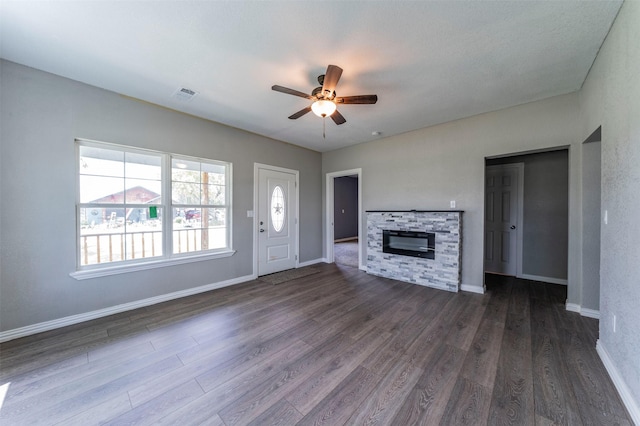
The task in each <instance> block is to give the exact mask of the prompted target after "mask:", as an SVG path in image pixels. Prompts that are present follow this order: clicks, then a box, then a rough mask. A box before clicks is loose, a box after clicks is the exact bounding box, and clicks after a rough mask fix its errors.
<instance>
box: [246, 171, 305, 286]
mask: <svg viewBox="0 0 640 426" xmlns="http://www.w3.org/2000/svg"><path fill="white" fill-rule="evenodd" d="M254 179H255V181H256V182H255V185H256V186H255V187H256V188H257V197H256V198H257V200H254V202H257V203H256V205H257V209H256V211H257V214H256V215H255V217H254V224H255V225H256V226H255V228H254V229H255V240H257V244H256V246H257V271H258V272H257V275H258V276H262V275H267V274H272V273H275V272H280V271H285V270H288V269H293V268H295V267H296V266H297V264H298V171H297V170H290V169H283V168H281V167H274V166H268V165H264V164H256V165H255V168H254Z"/></svg>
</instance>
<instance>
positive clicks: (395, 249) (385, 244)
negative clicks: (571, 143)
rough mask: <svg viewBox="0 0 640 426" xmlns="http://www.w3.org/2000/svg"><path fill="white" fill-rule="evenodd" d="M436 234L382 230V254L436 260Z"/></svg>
mask: <svg viewBox="0 0 640 426" xmlns="http://www.w3.org/2000/svg"><path fill="white" fill-rule="evenodd" d="M435 249H436V234H435V233H433V232H415V231H392V230H384V229H383V230H382V252H383V253H392V254H400V255H403V256H413V257H422V258H425V259H435Z"/></svg>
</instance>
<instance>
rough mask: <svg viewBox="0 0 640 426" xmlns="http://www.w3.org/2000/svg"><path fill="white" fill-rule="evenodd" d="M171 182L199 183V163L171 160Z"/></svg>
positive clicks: (177, 159)
mask: <svg viewBox="0 0 640 426" xmlns="http://www.w3.org/2000/svg"><path fill="white" fill-rule="evenodd" d="M171 180H172V181H175V182H197V183H200V163H199V162H198V161H189V160H183V159H181V158H173V159H172V160H171Z"/></svg>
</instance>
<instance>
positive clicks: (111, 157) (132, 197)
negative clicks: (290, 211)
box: [77, 141, 231, 270]
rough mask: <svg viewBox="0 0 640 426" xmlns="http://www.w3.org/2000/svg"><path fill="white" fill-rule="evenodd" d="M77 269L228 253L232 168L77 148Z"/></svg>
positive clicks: (107, 148) (123, 150)
mask: <svg viewBox="0 0 640 426" xmlns="http://www.w3.org/2000/svg"><path fill="white" fill-rule="evenodd" d="M77 152H78V164H79V167H78V188H79V198H78V205H77V210H78V213H77V221H78V236H79V240H78V269H79V270H83V269H95V268H100V267H105V266H119V265H123V266H124V265H128V264H139V263H144V262H147V263H149V262H151V261H156V262H157V261H163V260H168V259H176V258H188V257H193V256H194V255H198V256H202V255H205V254H209V255H215V254H217V253H228V252H230V250H231V243H230V224H229V218H230V217H231V216H230V213H231V203H230V192H231V191H230V186H231V181H230V176H231V173H230V170H231V164H230V163H225V162H221V161H214V160H205V159H200V158H192V157H185V156H177V155H173V154H167V153H161V152H154V151H146V150H144V151H143V150H139V149H134V148H129V147H123V146H117V145H110V144H104V143H96V142H88V141H78V150H77Z"/></svg>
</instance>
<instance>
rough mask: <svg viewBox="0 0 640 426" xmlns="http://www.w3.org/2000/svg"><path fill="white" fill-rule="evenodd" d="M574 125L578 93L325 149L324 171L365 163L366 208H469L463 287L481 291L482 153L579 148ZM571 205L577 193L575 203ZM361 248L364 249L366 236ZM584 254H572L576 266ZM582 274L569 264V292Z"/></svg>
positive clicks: (576, 172) (573, 166) (573, 167)
mask: <svg viewBox="0 0 640 426" xmlns="http://www.w3.org/2000/svg"><path fill="white" fill-rule="evenodd" d="M577 130H578V104H577V94H570V95H564V96H557V97H554V98H550V99H546V100H543V101H539V102H533V103H529V104H526V105H521V106H518V107H514V108H509V109H505V110H501V111H496V112H492V113H488V114H482V115H478V116H474V117H470V118H467V119H463V120H458V121H454V122H451V123H445V124H441V125H438V126H433V127H430V128H426V129H421V130H416V131H413V132H409V133H405V134H402V135H399V136H395V137H390V138H384V139H380V140H377V141H374V142H367V143H366V144H360V145H356V146H353V147H349V148H345V149H341V150H336V151H332V152H327V153H323V155H322V171H323V173H329V172H337V171H342V170H350V169H355V168H362V182H361V186H362V189H361V191H362V208H363V210H384V209H390V210H410V209H422V210H430V209H433V210H437V209H448V208H449V202H450V201H451V200H456V208H458V209H461V210H464V214H463V216H462V224H463V225H462V226H463V231H462V232H463V248H462V285H463V286H465V287H464V288H468V287H467V286H469V287H470V288H472V289H475V290H476V291H482V288H483V273H482V271H483V247H484V244H483V235H484V232H483V229H484V167H485V158H486V157H496V156H501V155H507V154H511V153H523V152H527V151H533V150H540V149H550V148H552V147H559V146H570V150H577V151H578V152H579V149H580V143H578V142H576V141H577V140H578V137H577V133H578V132H577ZM578 158H580V157H579V156H578ZM574 161H575V156H573V155H570V165H569V170H570V173H571V174H570V182H571V184H572V185H574V186H575V188H579V186H578V185H577V182H579V179H575V177H579V176H580V174H579V167H578V166H579V162H575V164H574ZM572 176H573V178H572ZM573 192H575V189H574V190H573ZM571 197H573V198H571ZM572 202H573V203H575V202H576V199H575V197H574V196H573V195H572V196H570V200H569V203H570V204H569V206H570V207H571V203H572ZM578 214H579V213H578V210H577V209H572V210H571V215H573V216H574V217H573V219H571V215H570V219H569V221H570V222H569V223H570V224H569V227H570V229H569V235H570V240H571V238H574V239H575V237H576V236H575V234H576V232H573V233H572V232H571V226H572V224H573V226H576V225H577V223H578V222H577V215H578ZM365 219H366V218H364V217H363V218H362V223H366V220H365ZM572 234H573V236H571V235H572ZM362 235H366V229H362ZM360 248H361V250H363V253H365V252H366V241H363V242H361V246H360ZM579 255H580V252H579V251H578V252H575V251H574V253H573V254H572V256H573V263H574V264H576V265H577V264H578V263H577V260H576V258H577V257H578V256H579ZM569 263H571V255H570V258H569ZM577 278H578V275H576V274H575V273H573V274H572V272H571V268H569V278H568V279H569V287H570V289H569V292H570V296H571V291H572V287H574V288H575V287H578V286H579V282H577V281H576V279H577ZM576 293H578V292H576Z"/></svg>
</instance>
